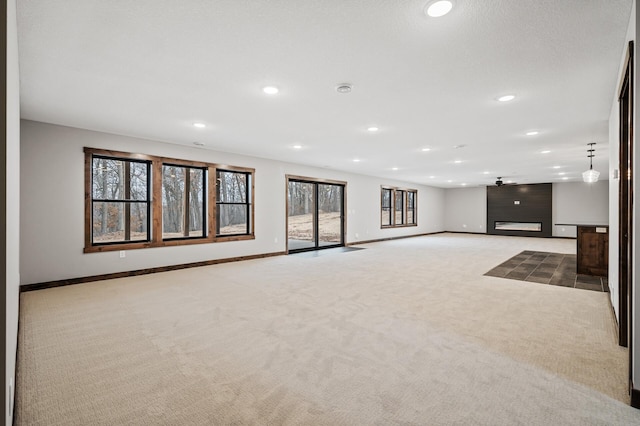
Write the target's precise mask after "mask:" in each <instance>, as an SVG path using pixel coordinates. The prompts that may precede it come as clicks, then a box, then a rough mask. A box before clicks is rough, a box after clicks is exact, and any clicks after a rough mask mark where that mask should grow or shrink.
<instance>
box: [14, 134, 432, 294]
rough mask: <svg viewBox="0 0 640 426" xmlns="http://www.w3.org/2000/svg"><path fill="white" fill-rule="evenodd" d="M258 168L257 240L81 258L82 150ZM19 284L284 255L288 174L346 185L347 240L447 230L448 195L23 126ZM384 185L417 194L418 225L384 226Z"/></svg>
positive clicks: (425, 188) (396, 183)
mask: <svg viewBox="0 0 640 426" xmlns="http://www.w3.org/2000/svg"><path fill="white" fill-rule="evenodd" d="M85 146H87V147H92V148H101V149H112V150H118V151H126V152H134V153H144V154H150V155H158V156H165V157H172V158H179V159H187V160H199V161H207V162H211V163H222V164H229V165H235V166H243V167H252V168H255V170H256V172H255V234H256V238H255V240H249V241H235V242H222V243H214V244H195V245H187V246H178V247H160V248H150V249H139V250H128V251H127V252H126V257H125V258H124V259H121V258H120V257H119V253H118V252H117V251H115V252H106V253H91V254H83V252H82V249H83V244H84V153H83V150H82V148H83V147H85ZM21 149H22V159H21V161H22V174H21V182H22V188H21V189H22V203H21V214H22V221H21V231H22V235H21V242H22V246H21V254H22V256H21V272H22V276H21V278H22V284H32V283H38V282H45V281H52V280H61V279H65V278H74V277H84V276H91V275H98V274H107V273H113V272H120V271H131V270H136V269H144V268H152V267H158V266H166V265H174V264H181V263H190V262H198V261H204V260H210V259H220V258H230V257H236V256H247V255H254V254H263V253H274V252H282V251H284V250H285V240H286V230H285V212H286V200H285V194H286V192H285V185H286V183H285V175H287V174H291V175H298V176H306V177H315V178H323V179H334V180H341V181H346V182H347V200H346V201H347V206H346V208H347V213H348V214H347V242H348V243H351V242H357V241H363V240H373V239H379V238H389V237H398V236H405V235H414V234H421V233H428V232H440V231H443V230H444V223H443V208H442V206H443V204H444V190H443V189H439V188H432V187H428V186H421V185H415V184H409V183H406V182H399V181H393V180H387V179H381V178H374V177H368V176H363V175H356V174H351V173H343V172H337V171H332V170H330V169H323V168H313V167H307V166H302V165H296V164H289V163H283V162H278V161H272V160H266V159H260V158H255V157H247V156H241V155H235V154H229V153H222V152H214V151H210V150H206V149H199V148H195V147H193V148H192V147H186V146H178V145H173V144H167V143H162V142H155V141H149V140H143V139H136V138H129V137H125V136H118V135H113V134H107V133H99V132H93V131H88V130H82V129H75V128H71V127H63V126H55V125H51V124H44V123H38V122H34V121H22V133H21ZM380 185H392V186H402V187H409V188H415V189H417V190H418V226H417V227H407V228H395V229H381V228H380Z"/></svg>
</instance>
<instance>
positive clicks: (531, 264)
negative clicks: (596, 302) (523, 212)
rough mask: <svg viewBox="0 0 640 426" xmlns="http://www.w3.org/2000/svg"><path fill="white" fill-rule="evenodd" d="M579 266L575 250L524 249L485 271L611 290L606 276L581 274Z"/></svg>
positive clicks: (561, 284) (514, 278)
mask: <svg viewBox="0 0 640 426" xmlns="http://www.w3.org/2000/svg"><path fill="white" fill-rule="evenodd" d="M576 269H577V268H576V255H575V254H565V253H548V252H543V251H531V250H524V251H522V252H521V253H519V254H517V255H515V256H513V257H512V258H510V259H509V260H507V261H505V262H502V263H501V264H500V265H498V266H496V267H495V268H492V269H491V270H490V271H489V272H487V273H486V274H485V275H487V276H490V277H501V278H509V279H512V280H521V281H530V282H533V283H540V284H550V285H560V286H563V287H573V288H579V289H582V290H593V291H609V284H608V282H607V278H606V277H595V276H591V275H583V274H578V273H577V272H576Z"/></svg>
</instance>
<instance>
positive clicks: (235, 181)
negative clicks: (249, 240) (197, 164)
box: [216, 169, 253, 237]
mask: <svg viewBox="0 0 640 426" xmlns="http://www.w3.org/2000/svg"><path fill="white" fill-rule="evenodd" d="M216 187H217V196H216V235H217V236H219V237H221V236H225V237H228V236H235V235H249V234H251V232H252V231H251V229H252V225H253V224H252V220H251V217H252V214H251V210H252V203H251V192H252V191H251V173H250V172H247V171H237V170H236V171H234V170H224V169H218V170H216Z"/></svg>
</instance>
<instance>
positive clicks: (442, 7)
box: [426, 0, 453, 18]
mask: <svg viewBox="0 0 640 426" xmlns="http://www.w3.org/2000/svg"><path fill="white" fill-rule="evenodd" d="M451 8H453V3H451V2H450V1H448V0H439V1H435V2H433V3H431V4H429V5H427V9H426V13H427V15H429V16H431V17H432V18H439V17H441V16H444V15H446V14H447V13H449V12H450V11H451Z"/></svg>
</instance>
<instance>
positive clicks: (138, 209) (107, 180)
mask: <svg viewBox="0 0 640 426" xmlns="http://www.w3.org/2000/svg"><path fill="white" fill-rule="evenodd" d="M150 164H151V163H150V162H149V161H136V160H129V159H124V158H112V157H106V156H98V155H95V156H93V158H92V161H91V231H90V236H91V243H92V244H93V245H100V244H114V243H126V242H132V241H136V242H139V241H149V240H150V235H149V231H150V226H149V220H150V218H151V198H150V191H149V175H150Z"/></svg>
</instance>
